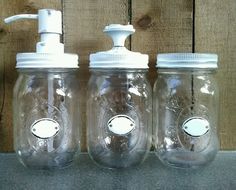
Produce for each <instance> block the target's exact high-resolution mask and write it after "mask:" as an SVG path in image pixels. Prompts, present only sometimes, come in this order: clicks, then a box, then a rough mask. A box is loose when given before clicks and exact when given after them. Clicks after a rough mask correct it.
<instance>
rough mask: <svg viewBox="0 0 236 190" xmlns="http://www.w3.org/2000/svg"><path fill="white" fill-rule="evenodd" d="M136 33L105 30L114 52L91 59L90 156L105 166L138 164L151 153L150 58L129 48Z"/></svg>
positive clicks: (120, 28)
mask: <svg viewBox="0 0 236 190" xmlns="http://www.w3.org/2000/svg"><path fill="white" fill-rule="evenodd" d="M134 31H135V30H134V28H133V26H132V25H120V24H111V25H109V26H106V27H105V29H104V32H105V33H107V34H108V35H109V36H110V37H111V38H112V40H113V43H114V47H113V48H112V49H111V50H109V51H104V52H98V53H94V54H91V55H90V71H91V73H92V75H91V78H90V80H89V84H88V101H87V145H88V152H89V155H90V157H91V158H92V159H93V160H94V161H95V163H97V164H99V165H100V166H103V167H108V168H125V167H129V166H135V165H138V164H140V163H141V162H142V161H143V160H144V159H145V158H146V156H147V153H148V152H149V149H150V144H151V123H152V121H151V112H152V93H151V87H150V85H149V82H148V80H147V78H146V73H147V71H148V55H145V54H141V53H138V52H132V51H129V50H128V49H126V48H125V47H124V43H125V39H126V38H127V37H128V36H129V35H130V34H133V33H134Z"/></svg>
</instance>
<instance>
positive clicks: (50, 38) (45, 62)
mask: <svg viewBox="0 0 236 190" xmlns="http://www.w3.org/2000/svg"><path fill="white" fill-rule="evenodd" d="M21 19H38V33H39V34H40V37H41V39H40V42H38V43H37V45H36V53H18V54H17V56H16V60H17V65H16V68H78V56H77V55H76V54H65V53H64V44H63V43H60V35H61V34H62V15H61V12H60V11H56V10H53V9H41V10H39V11H38V14H37V15H36V14H20V15H14V16H11V17H8V18H6V19H5V20H4V21H5V23H10V22H13V21H16V20H21Z"/></svg>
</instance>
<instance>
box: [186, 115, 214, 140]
mask: <svg viewBox="0 0 236 190" xmlns="http://www.w3.org/2000/svg"><path fill="white" fill-rule="evenodd" d="M182 129H183V130H184V132H185V133H187V134H188V135H190V136H193V137H200V136H202V135H204V134H206V133H207V132H208V131H209V130H210V124H209V122H208V121H207V120H206V119H204V118H202V117H191V118H189V119H187V120H186V121H185V122H184V123H183V125H182Z"/></svg>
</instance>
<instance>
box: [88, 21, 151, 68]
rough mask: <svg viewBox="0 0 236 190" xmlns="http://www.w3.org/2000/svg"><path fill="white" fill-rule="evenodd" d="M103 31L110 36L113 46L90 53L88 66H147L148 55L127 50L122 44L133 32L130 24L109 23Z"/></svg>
mask: <svg viewBox="0 0 236 190" xmlns="http://www.w3.org/2000/svg"><path fill="white" fill-rule="evenodd" d="M104 32H105V33H106V34H108V35H109V36H110V37H111V38H112V40H113V44H114V47H113V48H112V49H111V50H109V51H103V52H97V53H94V54H91V55H90V64H89V67H90V68H104V69H105V68H133V69H147V68H148V55H146V54H141V53H139V52H132V51H129V50H128V49H126V48H125V46H124V44H125V40H126V38H127V37H128V36H129V35H131V34H133V33H134V32H135V29H134V28H133V26H132V25H120V24H111V25H109V26H106V27H105V29H104Z"/></svg>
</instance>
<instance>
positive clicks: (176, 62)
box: [153, 53, 219, 168]
mask: <svg viewBox="0 0 236 190" xmlns="http://www.w3.org/2000/svg"><path fill="white" fill-rule="evenodd" d="M157 68H158V78H157V81H156V83H155V85H154V93H153V98H154V100H153V102H154V103H153V120H154V125H153V126H154V137H155V143H154V144H155V147H156V151H157V155H158V157H159V158H160V160H161V161H162V162H163V163H164V164H167V165H170V166H174V167H181V168H197V167H199V166H203V165H206V164H207V163H209V162H211V161H212V160H213V159H214V158H215V155H216V153H217V151H218V148H219V142H218V135H217V126H218V105H219V90H218V85H217V82H216V79H215V78H214V75H215V71H216V68H217V55H214V54H191V53H189V54H160V55H158V57H157Z"/></svg>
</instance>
